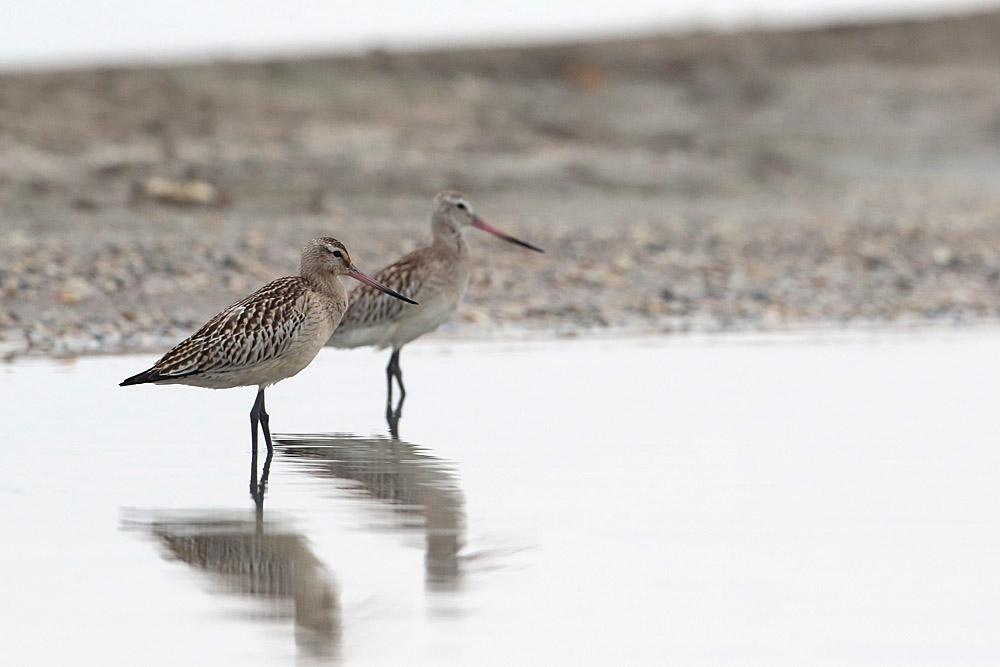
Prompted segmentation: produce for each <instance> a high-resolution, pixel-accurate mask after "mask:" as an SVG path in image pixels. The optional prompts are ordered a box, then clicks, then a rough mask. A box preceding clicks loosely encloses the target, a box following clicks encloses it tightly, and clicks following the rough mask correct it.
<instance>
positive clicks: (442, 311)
mask: <svg viewBox="0 0 1000 667" xmlns="http://www.w3.org/2000/svg"><path fill="white" fill-rule="evenodd" d="M456 308H458V299H453V298H448V296H446V295H444V294H441V295H438V296H437V297H435V298H432V299H428V300H427V301H425V302H421V304H420V305H419V306H417V307H415V308H412V309H407V310H406V311H405V316H404V317H402V318H400V320H399V322H398V323H397V325H396V327H395V330H394V331H392V334H391V336H390V337H389V339H388V340H387V341H385V342H383V343H382V345H381V347H386V346H388V345H392V347H394V348H399V347H402V346H403V345H405V344H406V343H409V342H410V341H411V340H413V339H415V338H419V337H420V336H423V335H424V334H425V333H430V332H431V331H434V330H435V329H437V328H438V327H439V326H441V325H442V324H444V323H445V322H447V321H448V320H449V319H451V316H452V314H454V312H455V309H456Z"/></svg>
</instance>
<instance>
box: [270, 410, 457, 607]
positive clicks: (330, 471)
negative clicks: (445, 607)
mask: <svg viewBox="0 0 1000 667" xmlns="http://www.w3.org/2000/svg"><path fill="white" fill-rule="evenodd" d="M401 410H402V401H400V404H399V406H398V408H397V409H396V410H393V409H392V407H391V405H387V408H386V419H387V420H388V421H389V429H390V432H391V434H392V435H391V437H385V436H381V437H379V436H376V437H371V438H360V437H357V436H354V435H351V434H334V433H329V434H319V435H301V436H291V435H286V436H278V437H275V442H280V443H281V445H282V446H281V448H280V450H279V451H280V453H281V456H282V458H286V457H287V459H288V460H292V461H295V462H296V463H299V464H301V467H302V470H303V471H304V472H306V473H307V474H310V475H314V476H316V477H323V478H328V479H337V480H349V481H350V482H353V483H354V484H351V485H349V486H344V487H343V488H344V489H345V490H347V491H349V492H352V493H361V494H363V495H364V496H366V497H369V498H372V499H375V500H379V501H384V502H385V503H386V504H387V505H388V508H389V509H390V510H391V512H392V516H393V517H394V523H393V525H392V526H391V528H392V529H395V530H404V531H411V530H419V531H422V532H423V533H424V536H425V540H426V550H425V556H424V562H425V572H426V575H425V576H426V583H427V586H428V588H429V589H431V590H435V591H447V590H455V589H457V588H458V587H459V584H460V582H461V567H460V563H461V559H460V557H459V553H460V552H461V550H462V547H463V546H464V540H465V509H464V507H465V499H464V497H463V495H462V492H461V490H460V489H459V486H458V479H457V476H456V475H455V472H454V471H453V470H452V469H451V467H450V466H449V465H448V464H447V463H446V462H445V461H444V460H442V459H439V458H437V457H435V456H432V455H431V454H428V453H427V451H426V450H425V449H423V448H421V447H419V446H418V445H414V444H412V443H409V442H406V441H404V440H400V439H399V435H398V434H399V417H400V414H401Z"/></svg>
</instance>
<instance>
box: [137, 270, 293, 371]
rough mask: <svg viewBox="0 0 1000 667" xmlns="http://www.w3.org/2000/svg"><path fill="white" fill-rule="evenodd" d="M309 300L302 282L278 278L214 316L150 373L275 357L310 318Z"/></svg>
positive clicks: (237, 365) (220, 366) (237, 364)
mask: <svg viewBox="0 0 1000 667" xmlns="http://www.w3.org/2000/svg"><path fill="white" fill-rule="evenodd" d="M306 299H307V289H306V286H305V285H304V284H303V283H302V279H301V278H298V277H287V278H279V279H278V280H274V281H272V282H270V283H268V284H267V285H264V286H263V287H261V288H260V289H259V290H257V291H256V292H254V293H253V294H251V295H250V296H248V297H247V298H245V299H243V300H241V301H237V302H236V303H234V304H233V305H231V306H229V307H228V308H226V309H225V310H223V311H222V312H221V313H219V314H218V315H216V316H215V317H213V318H212V319H211V320H209V321H208V322H207V323H206V324H205V326H203V327H202V328H201V329H199V330H198V331H197V332H195V333H194V334H192V335H191V336H190V337H189V338H186V339H185V340H183V341H181V342H180V343H178V344H177V345H176V346H175V347H174V348H173V349H171V350H170V351H169V352H167V353H166V354H165V355H163V358H161V359H160V360H159V361H157V362H156V363H155V364H154V365H153V368H152V369H150V370H155V371H157V375H158V376H160V378H161V379H167V378H176V377H182V376H185V375H194V374H197V373H204V372H210V371H213V370H221V369H223V368H225V369H227V370H232V369H237V368H241V367H244V366H252V365H255V364H259V363H261V362H264V361H268V360H270V359H274V358H275V357H278V356H280V355H281V354H282V353H283V352H284V351H285V350H286V349H288V346H289V345H291V344H292V343H293V342H294V341H295V339H296V336H297V334H298V331H299V328H300V327H301V326H302V323H303V322H304V321H305V320H306V314H307V307H306Z"/></svg>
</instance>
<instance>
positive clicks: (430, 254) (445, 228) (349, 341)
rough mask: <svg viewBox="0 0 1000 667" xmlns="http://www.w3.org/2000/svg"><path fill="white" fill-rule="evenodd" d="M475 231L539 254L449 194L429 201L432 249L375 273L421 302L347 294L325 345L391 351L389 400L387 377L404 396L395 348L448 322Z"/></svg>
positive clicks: (362, 291) (461, 290)
mask: <svg viewBox="0 0 1000 667" xmlns="http://www.w3.org/2000/svg"><path fill="white" fill-rule="evenodd" d="M468 226H472V227H478V228H479V229H482V230H484V231H487V232H490V233H491V234H494V235H496V236H498V237H500V238H502V239H504V240H505V241H510V242H511V243H516V244H518V245H520V246H524V247H526V248H530V249H532V250H536V251H538V252H542V250H541V249H540V248H537V247H535V246H533V245H531V244H530V243H525V242H524V241H520V240H518V239H516V238H514V237H512V236H508V235H507V234H504V233H503V232H501V231H499V230H498V229H495V228H494V227H492V226H490V225H488V224H487V223H486V222H485V221H483V219H482V218H480V217H479V216H478V215H476V214H475V213H473V212H472V206H471V205H470V204H469V202H468V201H467V200H466V199H465V197H463V196H462V195H461V194H459V193H457V192H453V191H449V190H445V191H444V192H439V193H438V194H437V196H435V197H434V213H433V214H432V216H431V230H432V232H433V235H434V241H433V243H432V244H431V245H429V246H427V247H424V248H420V249H419V250H415V251H413V252H411V253H409V254H408V255H406V256H404V257H403V258H402V259H401V260H399V261H398V262H396V263H395V264H391V265H389V266H387V267H386V268H384V269H382V270H381V271H379V272H378V273H376V274H375V277H376V279H377V280H380V281H382V282H383V283H385V284H386V285H389V286H391V287H392V288H393V289H395V290H396V291H398V292H400V293H402V294H405V295H407V296H409V297H410V298H413V299H416V300H417V301H419V302H420V305H419V306H415V307H412V308H411V307H400V306H401V304H398V303H393V302H392V300H391V299H386V298H385V297H384V296H383V295H381V294H379V293H378V292H376V291H374V290H371V289H368V288H366V287H358V288H357V289H355V290H354V292H352V293H351V297H350V306H349V307H348V309H347V312H346V313H345V314H344V318H343V321H342V322H341V324H340V326H339V327H338V328H337V330H336V331H334V332H333V336H331V337H330V341H329V342H328V343H327V345H330V346H333V347H362V346H367V345H373V346H375V347H376V348H378V349H381V348H385V347H392V350H393V351H392V356H391V357H390V358H389V365H388V367H386V377H387V381H388V395H389V400H390V401H391V400H392V378H394V377H395V378H396V381H397V382H398V384H399V389H400V393H401V394H402V395H403V396H405V395H406V390H405V389H404V388H403V374H402V371H401V370H400V369H399V350H400V348H402V347H403V346H404V345H406V344H407V343H409V342H410V341H412V340H414V339H415V338H418V337H420V336H423V335H424V334H426V333H429V332H431V331H434V330H435V329H437V328H438V327H439V326H441V325H442V324H444V323H445V322H447V321H448V319H449V318H451V316H452V314H453V313H454V312H455V309H456V308H458V304H459V303H460V302H461V300H462V297H463V296H464V295H465V290H466V287H467V286H468V283H469V268H470V261H469V246H468V245H467V244H466V243H465V240H464V239H463V238H462V230H463V229H464V228H465V227H468Z"/></svg>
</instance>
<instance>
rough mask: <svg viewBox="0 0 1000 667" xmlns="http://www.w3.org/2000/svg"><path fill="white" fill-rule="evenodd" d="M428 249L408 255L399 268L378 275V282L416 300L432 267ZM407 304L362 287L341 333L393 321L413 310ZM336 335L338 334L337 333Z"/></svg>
mask: <svg viewBox="0 0 1000 667" xmlns="http://www.w3.org/2000/svg"><path fill="white" fill-rule="evenodd" d="M426 250H428V248H422V249H420V250H416V251H414V252H411V253H410V254H408V255H405V256H404V257H403V258H402V259H401V260H399V261H398V262H396V263H395V264H390V265H389V266H387V267H385V268H384V269H382V270H381V271H379V272H378V273H376V274H375V276H374V278H375V280H377V281H379V282H380V283H382V284H383V285H385V286H387V287H390V288H392V289H394V290H396V291H397V292H399V293H400V294H402V295H403V296H405V297H407V298H409V299H416V296H417V293H418V292H419V291H420V288H421V287H422V286H423V284H424V280H425V278H426V276H427V274H428V272H429V267H428V264H427V262H426V261H425V258H424V255H425V251H426ZM412 307H413V306H410V305H408V304H406V303H404V302H403V301H400V300H399V299H396V298H394V297H391V296H389V295H388V294H386V293H385V292H381V291H379V290H377V289H375V288H374V287H369V286H368V285H361V286H360V287H358V288H356V289H355V290H354V291H353V292H351V297H350V305H349V306H348V307H347V312H346V313H344V318H343V319H342V320H341V321H340V326H339V327H337V328H338V330H339V329H343V330H347V329H350V328H352V327H366V326H372V325H374V324H378V323H380V322H385V321H389V320H392V319H393V318H395V317H396V316H397V315H399V313H400V312H402V310H403V309H404V308H412ZM334 335H336V331H334Z"/></svg>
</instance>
